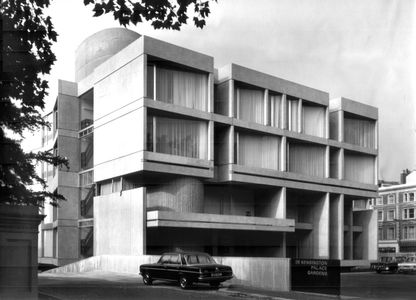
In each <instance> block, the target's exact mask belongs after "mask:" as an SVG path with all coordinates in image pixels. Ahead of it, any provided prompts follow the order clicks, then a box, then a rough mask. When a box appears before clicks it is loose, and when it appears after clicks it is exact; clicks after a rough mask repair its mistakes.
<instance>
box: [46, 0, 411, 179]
mask: <svg viewBox="0 0 416 300" xmlns="http://www.w3.org/2000/svg"><path fill="white" fill-rule="evenodd" d="M47 13H48V14H50V15H51V17H52V21H53V23H54V25H55V29H56V31H57V32H58V34H59V37H58V42H57V43H56V44H55V45H54V46H53V50H54V52H55V54H56V56H57V61H56V63H55V65H54V67H53V69H52V72H51V75H50V76H49V77H48V79H49V81H50V87H51V89H50V96H49V97H48V99H47V101H46V102H47V109H46V110H50V109H51V108H52V105H53V102H54V99H55V98H56V95H57V80H58V79H65V80H70V81H71V80H72V81H73V80H74V61H75V56H74V54H75V50H76V48H77V46H78V45H79V44H80V43H81V42H82V41H83V40H84V39H85V38H87V37H88V36H89V35H91V34H93V33H95V32H97V31H99V30H102V29H105V28H110V27H118V26H119V25H118V22H116V21H114V20H113V17H112V16H111V15H108V16H101V17H98V18H94V17H92V15H93V13H92V11H91V7H85V6H84V5H83V1H81V0H77V1H74V0H55V1H52V5H51V7H50V8H49V9H48V11H47ZM128 28H129V29H131V30H134V31H137V32H138V33H140V34H144V35H148V36H151V37H154V38H157V39H161V40H164V41H167V42H170V43H173V44H176V45H178V46H183V47H186V48H190V49H192V50H195V51H198V52H202V53H205V54H208V55H211V56H213V57H214V65H215V67H221V66H223V65H226V64H229V63H237V64H240V65H243V66H246V67H249V68H252V69H256V70H259V71H262V72H265V73H268V74H271V75H274V76H277V77H280V78H284V79H287V80H290V81H294V82H297V83H300V84H304V85H307V86H310V87H313V88H316V89H320V90H323V91H326V92H328V93H329V94H330V98H337V97H341V96H342V97H345V98H349V99H352V100H355V101H359V102H363V103H366V104H369V105H373V106H376V107H378V109H379V134H380V138H379V161H380V170H379V179H384V180H396V181H397V180H399V174H400V172H401V171H402V170H403V169H406V168H408V169H411V170H412V169H416V155H415V152H416V151H415V150H416V100H415V96H416V87H415V83H414V80H413V81H412V78H413V79H414V78H415V75H416V68H415V67H416V65H415V63H416V1H413V0H396V1H394V0H366V1H362V0H348V1H345V0H218V2H217V3H216V2H212V3H211V14H210V16H209V18H208V20H207V25H206V27H205V28H204V29H203V30H201V29H198V28H195V27H194V26H193V25H192V24H191V23H190V24H189V25H185V26H184V27H182V29H181V31H170V30H154V29H152V27H151V26H150V25H149V24H146V23H144V24H143V23H142V24H139V25H138V26H133V27H128Z"/></svg>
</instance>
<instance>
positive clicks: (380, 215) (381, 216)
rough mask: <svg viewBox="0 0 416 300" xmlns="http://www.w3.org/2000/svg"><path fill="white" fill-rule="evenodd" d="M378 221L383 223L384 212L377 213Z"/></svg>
mask: <svg viewBox="0 0 416 300" xmlns="http://www.w3.org/2000/svg"><path fill="white" fill-rule="evenodd" d="M377 220H378V221H383V211H382V210H378V211H377Z"/></svg>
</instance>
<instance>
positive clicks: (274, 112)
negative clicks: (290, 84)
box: [269, 94, 282, 128]
mask: <svg viewBox="0 0 416 300" xmlns="http://www.w3.org/2000/svg"><path fill="white" fill-rule="evenodd" d="M269 107H270V126H273V127H278V128H280V127H281V125H280V122H281V107H282V95H279V94H271V95H270V96H269Z"/></svg>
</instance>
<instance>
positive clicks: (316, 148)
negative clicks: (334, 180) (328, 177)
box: [287, 142, 325, 177]
mask: <svg viewBox="0 0 416 300" xmlns="http://www.w3.org/2000/svg"><path fill="white" fill-rule="evenodd" d="M287 148H288V150H287V156H288V157H287V162H288V171H289V172H294V173H300V174H305V175H310V176H316V177H324V175H325V147H324V146H321V145H316V144H308V143H298V142H288V143H287Z"/></svg>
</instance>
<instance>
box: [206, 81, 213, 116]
mask: <svg viewBox="0 0 416 300" xmlns="http://www.w3.org/2000/svg"><path fill="white" fill-rule="evenodd" d="M207 111H208V112H210V113H212V112H214V74H213V73H209V75H208V95H207Z"/></svg>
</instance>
